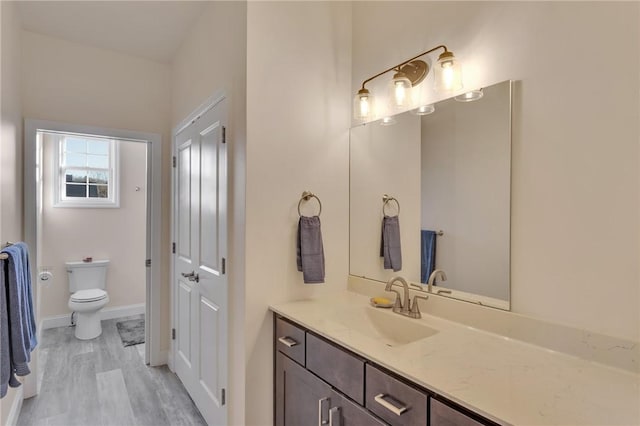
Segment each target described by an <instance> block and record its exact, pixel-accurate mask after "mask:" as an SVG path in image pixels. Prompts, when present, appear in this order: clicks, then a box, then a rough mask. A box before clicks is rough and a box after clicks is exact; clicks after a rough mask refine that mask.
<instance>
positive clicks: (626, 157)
mask: <svg viewBox="0 0 640 426" xmlns="http://www.w3.org/2000/svg"><path fill="white" fill-rule="evenodd" d="M353 7H354V11H353V17H354V20H353V75H352V78H353V80H352V90H351V92H352V93H355V91H356V90H357V88H358V86H359V85H360V83H361V82H362V80H364V79H365V78H367V77H369V76H370V75H373V74H375V73H376V72H378V71H380V70H382V69H385V68H387V67H389V66H391V65H393V64H395V63H398V62H400V61H402V60H403V59H406V58H408V57H411V56H412V55H415V54H416V53H419V52H421V51H423V50H426V49H428V48H430V47H432V46H435V45H437V44H441V43H444V44H446V45H447V46H448V47H449V48H450V49H451V50H452V51H454V53H455V54H456V56H458V57H459V58H460V60H461V61H463V67H464V69H463V73H464V79H465V84H466V86H467V87H468V88H474V87H479V86H484V85H489V84H493V83H495V82H498V81H502V80H506V79H515V80H519V84H518V85H517V91H516V101H515V111H514V129H513V175H512V176H513V177H512V179H513V190H512V191H513V198H512V214H513V216H512V299H511V300H512V310H513V311H514V312H518V313H522V314H527V315H531V316H534V317H537V318H542V319H545V320H549V321H555V322H561V323H565V324H568V325H572V326H576V327H580V328H584V329H587V330H592V331H596V332H601V333H605V334H609V335H613V336H617V337H622V338H630V339H635V340H640V321H639V320H640V303H638V301H639V300H640V274H639V263H638V259H639V258H640V251H639V241H640V240H639V236H640V229H639V224H638V221H639V220H640V210H639V203H638V196H639V193H640V191H639V183H640V181H639V174H638V170H639V167H638V166H639V159H640V157H639V152H638V140H639V128H638V116H639V113H640V111H639V107H640V105H639V102H638V93H639V85H640V82H639V79H638V74H639V66H638V65H639V64H638V60H639V59H638V57H639V52H640V49H639V48H638V43H639V39H640V37H639V36H640V34H639V32H638V27H639V11H638V9H639V7H640V5H639V4H638V3H637V2H627V3H624V2H620V3H609V2H601V3H592V2H567V3H560V2H558V3H556V2H539V3H538V2H531V3H510V2H492V3H483V2H410V3H397V2H366V3H365V2H356V3H354V6H353ZM398 39H401V40H402V43H398V42H397V40H398ZM607 58H616V59H615V61H614V62H612V61H609V60H607ZM432 60H435V59H433V58H432Z"/></svg>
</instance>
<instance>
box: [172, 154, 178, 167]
mask: <svg viewBox="0 0 640 426" xmlns="http://www.w3.org/2000/svg"><path fill="white" fill-rule="evenodd" d="M176 163H177V160H176V156H175V155H174V156H173V167H174V168H175V167H176Z"/></svg>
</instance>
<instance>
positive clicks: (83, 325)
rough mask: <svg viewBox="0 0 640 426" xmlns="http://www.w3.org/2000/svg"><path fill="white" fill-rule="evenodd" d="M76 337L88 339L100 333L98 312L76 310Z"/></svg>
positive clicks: (100, 324) (100, 326)
mask: <svg viewBox="0 0 640 426" xmlns="http://www.w3.org/2000/svg"><path fill="white" fill-rule="evenodd" d="M76 315H77V317H76V332H75V334H76V338H77V339H80V340H90V339H95V338H96V337H98V336H100V335H101V334H102V323H101V321H100V312H99V311H97V312H76Z"/></svg>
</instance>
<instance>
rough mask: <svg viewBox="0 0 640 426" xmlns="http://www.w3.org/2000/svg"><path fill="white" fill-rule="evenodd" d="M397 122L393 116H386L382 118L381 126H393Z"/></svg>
mask: <svg viewBox="0 0 640 426" xmlns="http://www.w3.org/2000/svg"><path fill="white" fill-rule="evenodd" d="M396 123H397V121H396V119H395V118H393V117H384V118H383V119H382V120H380V125H381V126H393V125H394V124H396Z"/></svg>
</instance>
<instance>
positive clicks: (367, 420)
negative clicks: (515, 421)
mask: <svg viewBox="0 0 640 426" xmlns="http://www.w3.org/2000/svg"><path fill="white" fill-rule="evenodd" d="M274 321H275V323H274V330H275V340H274V345H275V346H274V347H275V352H274V357H275V364H276V369H275V386H276V392H275V424H276V425H305V424H310V425H311V424H313V425H315V424H316V422H317V424H318V425H322V424H326V425H330V426H339V425H353V426H358V425H361V426H369V425H371V426H373V425H386V424H389V425H425V426H426V425H434V426H435V425H461V426H463V425H464V426H473V425H476V426H477V425H485V424H486V425H492V424H495V423H494V422H491V421H490V420H488V419H484V418H482V417H480V416H477V415H475V414H474V413H472V412H469V411H467V410H463V409H461V408H459V407H456V406H455V405H454V404H452V403H451V402H450V401H447V400H446V398H441V397H439V396H437V395H436V394H434V393H432V392H430V391H428V390H427V389H424V388H422V387H420V386H419V385H417V384H415V383H412V382H410V381H408V380H406V379H404V378H402V377H399V376H397V375H395V374H393V373H391V372H389V371H387V370H386V369H384V368H383V367H381V366H379V365H377V364H376V363H375V362H373V361H371V360H370V359H367V358H363V357H362V356H359V355H358V354H355V353H353V352H351V351H349V350H348V349H346V348H344V347H342V346H340V345H336V344H334V343H332V342H330V341H328V340H326V339H324V338H322V337H320V336H318V335H316V334H315V333H313V332H312V331H311V330H308V329H305V328H304V327H303V326H301V325H300V324H297V323H294V322H291V321H289V320H287V319H285V318H283V317H281V316H279V315H276V316H274Z"/></svg>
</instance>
